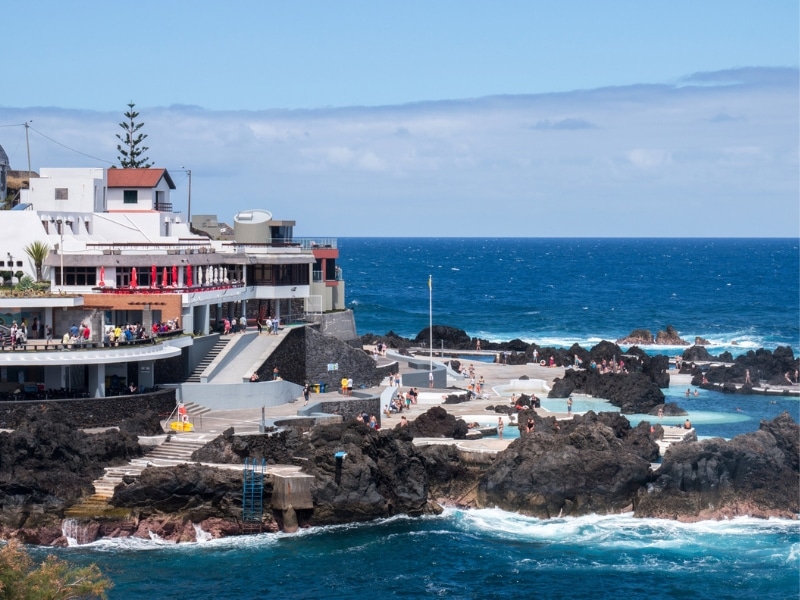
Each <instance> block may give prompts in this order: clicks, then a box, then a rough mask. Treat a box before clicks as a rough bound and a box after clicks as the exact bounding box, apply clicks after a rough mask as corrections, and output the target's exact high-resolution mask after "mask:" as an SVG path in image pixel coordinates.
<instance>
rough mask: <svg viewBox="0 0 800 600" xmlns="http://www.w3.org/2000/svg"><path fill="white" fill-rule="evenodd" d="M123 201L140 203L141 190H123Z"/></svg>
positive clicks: (125, 202)
mask: <svg viewBox="0 0 800 600" xmlns="http://www.w3.org/2000/svg"><path fill="white" fill-rule="evenodd" d="M122 202H123V203H124V204H138V203H139V190H123V191H122Z"/></svg>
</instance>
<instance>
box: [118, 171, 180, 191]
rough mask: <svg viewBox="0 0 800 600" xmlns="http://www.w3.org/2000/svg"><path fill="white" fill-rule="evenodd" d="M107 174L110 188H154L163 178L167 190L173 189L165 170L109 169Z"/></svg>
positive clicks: (173, 185) (173, 186)
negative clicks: (167, 187)
mask: <svg viewBox="0 0 800 600" xmlns="http://www.w3.org/2000/svg"><path fill="white" fill-rule="evenodd" d="M107 173H108V187H110V188H154V187H156V186H157V185H158V182H159V181H161V178H162V177H163V178H164V179H166V181H167V185H168V186H169V189H171V190H174V189H175V184H174V183H173V182H172V177H170V176H169V173H168V172H167V170H166V169H109V170H108V171H107Z"/></svg>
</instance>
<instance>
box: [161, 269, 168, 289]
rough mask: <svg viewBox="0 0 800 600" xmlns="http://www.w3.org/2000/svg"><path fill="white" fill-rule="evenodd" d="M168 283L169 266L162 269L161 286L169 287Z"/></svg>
mask: <svg viewBox="0 0 800 600" xmlns="http://www.w3.org/2000/svg"><path fill="white" fill-rule="evenodd" d="M168 283H169V282H168V281H167V267H164V268H163V269H161V287H167V285H168Z"/></svg>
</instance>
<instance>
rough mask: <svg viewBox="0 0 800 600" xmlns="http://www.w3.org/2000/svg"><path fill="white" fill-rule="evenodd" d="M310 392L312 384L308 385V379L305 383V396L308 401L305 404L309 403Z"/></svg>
mask: <svg viewBox="0 0 800 600" xmlns="http://www.w3.org/2000/svg"><path fill="white" fill-rule="evenodd" d="M310 393H311V386H310V385H308V382H307V381H306V383H305V385H304V386H303V398H305V401H306V403H305V405H307V404H308V396H309V394H310ZM305 405H304V406H305Z"/></svg>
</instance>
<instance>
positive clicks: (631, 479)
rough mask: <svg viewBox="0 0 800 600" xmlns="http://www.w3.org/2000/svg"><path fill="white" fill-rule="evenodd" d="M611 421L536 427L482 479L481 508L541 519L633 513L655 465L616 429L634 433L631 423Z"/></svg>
mask: <svg viewBox="0 0 800 600" xmlns="http://www.w3.org/2000/svg"><path fill="white" fill-rule="evenodd" d="M608 418H609V419H610V421H609V422H603V421H602V420H601V419H599V418H597V417H596V416H595V415H591V416H590V417H589V418H588V419H587V418H584V419H583V420H576V421H575V422H573V423H569V422H564V423H563V425H562V427H561V429H560V430H558V431H555V430H554V429H553V428H547V427H539V426H537V428H536V431H535V432H534V433H532V434H525V435H523V436H522V437H520V438H519V439H518V440H515V441H514V442H512V443H511V444H510V445H509V447H508V448H507V449H506V450H505V451H503V452H501V453H500V454H499V455H498V456H497V457H496V458H495V461H494V462H493V463H492V465H491V466H490V467H489V469H488V471H487V472H486V475H485V476H484V477H483V478H482V479H481V482H480V485H479V489H478V503H479V505H480V506H497V507H499V508H502V509H504V510H510V511H519V512H522V513H524V514H528V515H532V516H536V517H540V518H550V517H557V516H563V515H570V516H578V515H585V514H589V513H602V514H607V513H609V512H622V511H626V510H631V508H632V506H633V501H634V499H635V497H636V494H637V493H638V490H639V489H640V488H641V487H642V486H643V485H645V484H646V483H647V481H648V479H649V473H650V463H649V461H648V460H646V459H645V458H642V456H641V449H640V448H636V447H635V446H634V445H632V444H630V443H626V440H625V438H624V437H623V438H620V437H618V435H617V431H616V427H619V428H621V429H623V430H625V431H629V430H630V425H629V424H628V425H627V429H625V427H626V426H625V425H624V423H627V420H625V419H622V418H621V417H619V416H612V417H608ZM618 419H621V420H618ZM642 435H646V434H644V433H642ZM636 439H637V440H640V439H642V438H641V436H636ZM648 443H649V444H652V446H655V444H654V443H653V442H651V441H650V442H648ZM655 452H656V453H657V452H658V450H657V448H656V449H655ZM650 453H652V448H651V449H650Z"/></svg>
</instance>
